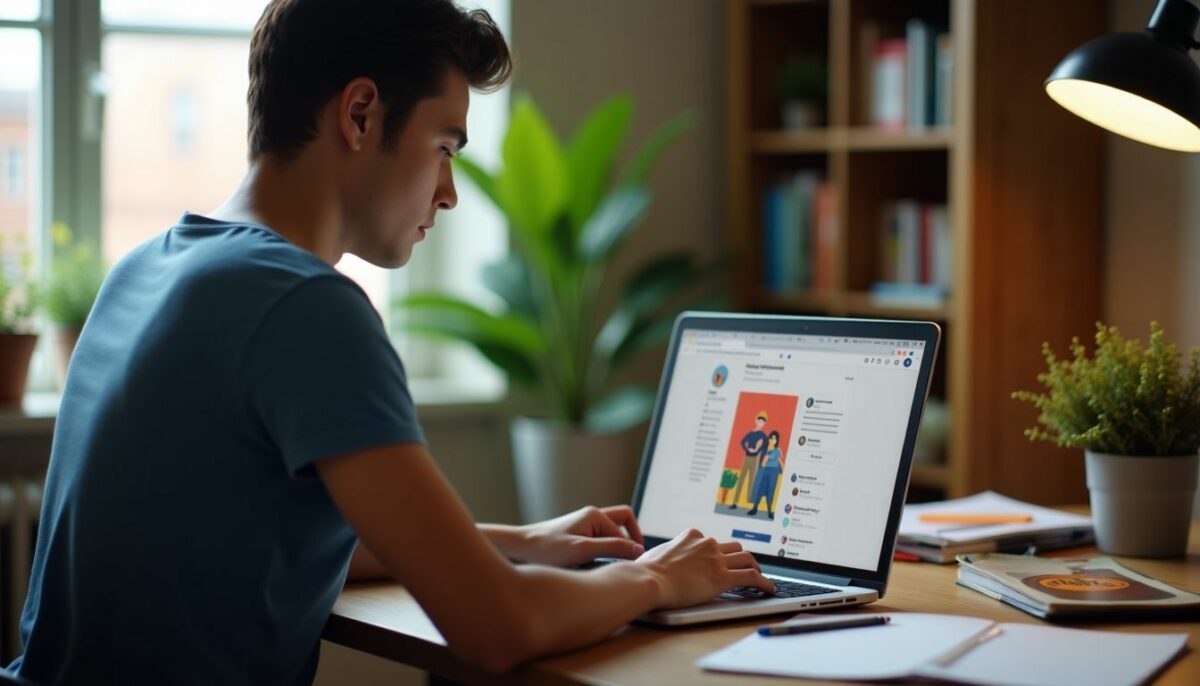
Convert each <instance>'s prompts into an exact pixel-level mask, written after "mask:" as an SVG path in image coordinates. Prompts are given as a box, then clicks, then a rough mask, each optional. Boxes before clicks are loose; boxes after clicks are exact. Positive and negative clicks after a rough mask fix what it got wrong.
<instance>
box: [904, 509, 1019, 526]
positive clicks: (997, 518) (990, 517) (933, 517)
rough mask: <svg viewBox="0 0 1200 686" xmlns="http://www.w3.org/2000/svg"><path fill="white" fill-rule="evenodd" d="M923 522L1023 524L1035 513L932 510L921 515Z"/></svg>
mask: <svg viewBox="0 0 1200 686" xmlns="http://www.w3.org/2000/svg"><path fill="white" fill-rule="evenodd" d="M920 519H921V521H922V522H931V523H936V524H1022V523H1024V522H1032V521H1033V515H1027V514H956V513H943V514H938V513H936V512H930V513H928V514H923V515H921V517H920Z"/></svg>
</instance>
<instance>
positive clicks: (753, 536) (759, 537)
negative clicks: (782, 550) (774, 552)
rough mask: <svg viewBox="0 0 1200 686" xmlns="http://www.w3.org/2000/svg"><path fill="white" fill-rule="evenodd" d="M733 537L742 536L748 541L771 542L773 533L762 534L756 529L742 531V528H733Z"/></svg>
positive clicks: (741, 537)
mask: <svg viewBox="0 0 1200 686" xmlns="http://www.w3.org/2000/svg"><path fill="white" fill-rule="evenodd" d="M733 537H734V538H740V539H743V540H746V541H759V542H760V543H770V542H771V534H760V533H758V532H755V531H742V530H741V529H734V530H733Z"/></svg>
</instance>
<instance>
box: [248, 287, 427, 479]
mask: <svg viewBox="0 0 1200 686" xmlns="http://www.w3.org/2000/svg"><path fill="white" fill-rule="evenodd" d="M242 370H243V372H242V378H243V381H244V384H245V389H246V397H248V399H249V403H250V413H251V415H252V417H254V418H255V420H256V421H257V423H258V424H259V425H260V427H261V429H262V430H263V431H265V433H266V434H267V436H268V438H269V440H270V441H272V442H273V443H274V444H275V446H276V448H277V449H278V450H279V452H280V454H281V455H282V457H283V461H284V463H285V464H286V466H287V469H288V471H289V472H290V473H292V474H293V475H296V474H300V473H301V471H302V470H304V472H305V473H307V472H308V470H306V469H305V468H306V467H309V466H310V465H311V464H312V463H313V462H315V461H317V460H320V459H322V458H326V457H333V456H335V455H340V454H343V453H350V452H355V451H359V450H365V449H368V448H373V447H377V446H380V445H386V444H389V443H424V442H425V438H424V435H423V433H422V431H421V425H420V424H419V423H418V421H417V412H416V408H415V407H414V405H413V400H412V396H411V394H410V393H409V390H408V381H407V378H406V376H405V373H404V365H403V364H402V363H401V361H400V357H399V355H397V354H396V349H395V348H394V347H392V343H391V341H389V340H388V337H387V333H386V331H385V330H384V327H383V322H382V321H381V320H380V318H379V314H378V313H377V312H376V311H375V309H374V308H373V307H372V306H371V302H370V300H368V299H367V297H366V295H365V294H364V293H363V292H362V291H361V290H359V289H358V288H357V287H356V286H355V285H353V284H352V283H350V282H348V281H345V280H343V279H341V278H338V277H333V276H330V277H319V278H314V279H309V280H307V281H305V282H303V283H301V284H300V285H298V286H295V287H293V288H292V290H291V291H289V292H288V293H287V294H285V295H284V296H282V298H281V299H280V300H279V301H278V302H277V303H276V304H275V305H274V307H272V309H271V310H270V311H269V312H268V314H267V315H266V317H265V318H264V319H263V321H262V323H261V324H260V325H259V328H258V329H257V330H256V331H255V333H254V335H253V336H252V338H251V340H250V343H249V347H248V349H247V351H246V358H245V360H244V364H243V366H242Z"/></svg>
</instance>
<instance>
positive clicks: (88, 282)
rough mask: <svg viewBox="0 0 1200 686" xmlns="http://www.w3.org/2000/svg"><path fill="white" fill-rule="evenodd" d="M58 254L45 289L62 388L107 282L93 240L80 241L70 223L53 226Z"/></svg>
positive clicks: (52, 234)
mask: <svg viewBox="0 0 1200 686" xmlns="http://www.w3.org/2000/svg"><path fill="white" fill-rule="evenodd" d="M51 237H52V240H53V242H54V252H55V257H54V260H53V261H52V262H51V268H50V279H49V281H48V282H47V283H46V286H45V289H44V291H43V296H42V302H43V308H44V309H45V312H46V316H47V317H48V318H49V319H50V321H51V322H52V323H53V324H54V327H55V338H56V340H57V347H56V348H57V353H58V354H57V372H58V382H59V387H60V388H61V387H62V386H63V385H64V383H65V380H66V374H67V366H68V363H69V361H70V359H71V354H72V352H74V350H75V343H76V341H78V340H79V333H80V331H82V330H83V324H84V322H86V321H87V318H88V314H90V313H91V311H92V305H94V304H95V302H96V295H97V294H98V293H99V292H100V285H101V284H102V283H103V282H104V274H105V269H104V262H103V260H102V259H101V257H100V252H99V250H97V249H96V246H95V245H94V244H93V243H90V242H87V241H77V240H76V239H75V236H74V235H73V234H72V233H71V229H70V228H68V227H67V225H66V224H63V223H57V224H55V225H54V227H53V229H52V230H51Z"/></svg>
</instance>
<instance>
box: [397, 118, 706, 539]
mask: <svg viewBox="0 0 1200 686" xmlns="http://www.w3.org/2000/svg"><path fill="white" fill-rule="evenodd" d="M632 115H633V103H632V100H631V99H630V98H629V97H628V96H618V97H615V98H612V99H610V100H607V101H605V102H603V103H601V104H600V105H599V106H598V107H596V108H595V109H594V110H593V111H592V112H591V113H590V114H589V115H588V116H587V117H586V118H585V120H584V121H583V123H582V124H581V125H580V126H579V128H578V129H577V130H576V131H575V133H574V135H573V136H572V138H571V140H570V142H569V143H568V144H567V145H566V146H565V147H564V146H563V145H561V144H560V143H559V141H558V139H557V138H556V136H555V134H554V132H553V131H552V130H551V128H550V126H549V124H548V123H547V122H546V120H545V118H544V117H543V116H542V114H541V112H539V111H538V109H537V107H536V106H535V105H534V103H533V102H532V101H531V100H529V99H528V98H522V99H519V100H518V101H517V102H516V103H515V105H514V108H513V112H512V118H511V121H510V124H509V129H508V131H507V133H506V135H505V139H504V142H503V147H502V163H503V168H502V169H500V170H498V171H495V172H492V171H486V170H484V169H483V168H481V167H480V166H479V165H477V164H475V163H473V162H471V161H470V160H469V159H466V158H457V159H456V160H455V164H456V166H457V169H458V170H459V171H460V172H462V173H463V174H465V175H466V176H467V177H468V178H470V179H471V180H472V181H473V182H474V183H475V185H477V186H478V187H479V188H480V189H481V190H482V191H483V193H484V195H486V196H487V197H488V198H489V199H490V200H491V202H492V203H494V204H495V206H496V207H497V208H498V209H499V210H500V212H501V213H502V214H503V215H504V216H505V218H506V219H507V221H508V224H509V227H510V232H511V235H512V239H513V240H512V243H513V251H512V253H511V254H510V255H509V256H508V257H506V258H505V259H502V260H501V261H499V262H497V263H494V264H491V265H488V266H487V267H486V268H485V270H484V273H483V281H484V283H485V284H486V285H487V287H488V288H489V289H490V290H491V291H492V292H494V293H495V294H496V295H497V296H498V297H499V301H500V302H501V303H502V305H501V306H500V307H499V308H496V309H490V308H488V307H485V306H483V305H479V304H475V303H471V302H467V301H464V300H461V299H458V298H454V297H451V296H448V295H444V294H440V293H417V294H413V295H410V296H409V297H407V298H403V299H402V300H400V301H398V303H397V304H398V306H399V307H400V308H401V310H402V312H403V313H404V315H405V317H406V321H405V322H404V324H403V326H405V327H406V328H407V329H409V330H411V331H415V332H418V333H424V334H428V335H433V336H440V337H448V338H451V339H455V340H460V341H464V342H466V343H469V344H471V345H473V346H474V347H475V348H476V349H478V351H479V352H480V353H482V354H483V356H484V357H486V358H487V359H488V360H490V361H491V362H493V363H494V364H496V366H498V367H499V368H500V369H501V370H503V372H504V373H505V375H506V376H507V377H508V379H509V380H510V382H512V383H513V384H514V385H518V386H524V387H526V388H530V389H532V390H534V391H535V392H536V393H537V395H538V396H539V400H540V405H541V408H542V409H541V411H540V413H539V416H536V417H519V418H517V419H515V420H514V421H513V425H512V434H513V449H514V459H515V466H516V472H517V486H518V491H519V496H520V506H521V513H522V516H523V517H524V518H525V519H526V520H527V521H534V520H539V519H545V518H547V517H552V516H556V515H558V514H561V513H562V512H565V511H569V510H571V509H574V508H576V507H579V506H582V505H584V504H588V503H593V504H595V503H599V504H603V503H608V502H618V501H620V500H624V499H627V498H628V497H629V496H630V494H631V493H632V490H633V481H634V478H635V476H636V471H637V465H638V462H639V458H640V450H639V447H640V445H639V441H638V435H637V434H636V433H635V432H634V431H632V430H631V429H632V428H633V427H635V426H636V425H638V424H640V423H641V422H643V421H644V420H645V419H646V418H647V417H648V416H649V414H650V411H651V409H652V407H653V403H654V391H653V390H652V389H650V388H647V387H644V386H639V385H620V384H617V383H615V382H614V374H615V373H616V372H618V371H619V370H621V369H622V368H623V367H624V366H625V365H627V364H628V363H629V362H630V361H631V360H633V359H635V358H636V357H637V356H638V354H639V353H642V352H644V351H646V350H648V349H649V348H651V347H653V346H655V345H656V344H661V343H662V342H664V341H665V340H666V338H667V337H668V335H669V333H670V330H671V326H672V323H673V320H674V317H675V316H676V315H677V314H678V312H679V311H681V310H682V309H683V305H684V304H685V303H687V302H689V300H688V296H694V295H696V293H695V291H696V290H697V289H696V288H695V287H696V286H697V285H698V284H701V283H704V282H705V281H707V282H711V281H713V279H712V278H711V276H712V274H713V271H712V268H711V267H701V266H700V265H699V264H698V263H697V261H696V260H695V259H694V258H693V257H692V256H691V255H690V254H688V253H671V254H667V255H662V256H658V257H655V258H652V259H649V260H646V261H644V262H643V263H642V264H640V265H639V266H638V267H637V268H636V269H635V270H634V271H633V273H632V275H631V276H629V277H628V279H627V280H625V282H624V284H623V286H622V287H619V288H614V289H612V290H614V291H617V292H616V293H615V294H613V295H615V297H607V296H609V295H610V293H611V291H609V290H607V289H606V288H605V287H607V286H615V285H616V284H613V283H612V280H613V279H612V275H611V274H610V273H609V270H608V267H609V265H610V262H611V261H612V259H613V257H614V255H616V254H617V253H618V251H620V250H621V248H622V246H624V245H625V244H626V242H627V240H628V239H629V237H630V235H631V233H632V232H633V230H634V228H635V227H636V226H637V224H638V223H639V221H640V220H641V219H642V218H643V217H644V216H645V214H646V211H647V208H648V207H649V205H650V193H649V191H648V189H647V187H646V178H647V175H648V174H649V173H650V170H651V169H652V168H653V166H654V163H655V161H656V160H657V159H658V157H659V156H660V154H661V153H662V152H663V151H664V150H665V149H666V148H667V147H668V146H669V145H670V144H671V143H672V142H673V141H674V140H675V139H676V138H678V137H679V136H680V135H681V134H682V133H683V132H684V131H685V130H687V129H688V128H689V127H690V126H691V123H692V118H691V117H690V116H689V115H687V114H684V115H681V116H680V117H677V118H676V119H674V120H672V121H671V122H669V123H668V124H666V125H665V126H664V127H663V128H661V129H660V130H659V131H658V132H657V133H655V134H654V135H653V136H652V137H651V138H650V139H649V140H648V141H647V143H646V144H645V145H644V146H643V147H642V148H641V149H640V151H639V152H638V153H637V154H636V155H635V156H634V157H633V161H632V163H631V164H630V165H629V166H628V167H627V168H626V169H625V171H624V173H623V174H622V175H621V176H619V177H617V176H616V175H615V173H614V169H615V163H616V157H617V153H618V150H619V149H620V147H621V144H622V142H623V141H624V139H625V135H626V132H627V130H628V128H629V124H630V121H631V119H632ZM614 179H615V180H614ZM706 276H707V277H710V278H707V279H706V278H705V277H706ZM602 291H603V294H604V295H605V296H606V298H602V297H601V295H602ZM610 300H611V301H612V302H613V304H612V305H609V306H602V302H609V301H610ZM690 302H692V303H693V304H694V302H695V301H694V300H691V301H690Z"/></svg>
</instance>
